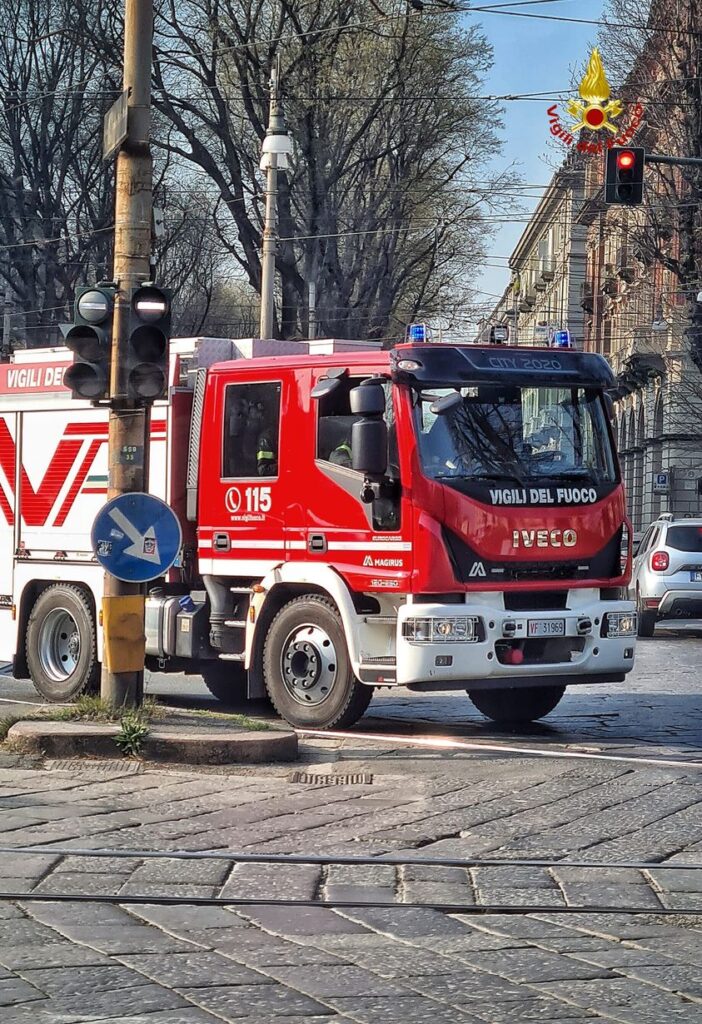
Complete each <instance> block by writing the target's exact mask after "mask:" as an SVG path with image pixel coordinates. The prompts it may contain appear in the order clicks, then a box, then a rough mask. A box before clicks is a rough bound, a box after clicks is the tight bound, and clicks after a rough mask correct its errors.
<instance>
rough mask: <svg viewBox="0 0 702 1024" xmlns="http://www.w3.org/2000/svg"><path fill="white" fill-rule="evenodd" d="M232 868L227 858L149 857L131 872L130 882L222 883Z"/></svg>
mask: <svg viewBox="0 0 702 1024" xmlns="http://www.w3.org/2000/svg"><path fill="white" fill-rule="evenodd" d="M230 870H231V862H230V861H227V860H186V861H183V860H174V859H172V858H171V859H168V858H166V857H164V858H163V859H161V858H158V859H153V860H152V859H149V860H146V861H144V862H143V863H142V864H141V865H140V866H139V867H137V868H136V870H135V871H134V872H133V873H132V874H131V877H130V879H129V881H130V883H131V882H133V883H135V884H136V883H140V882H154V883H157V882H164V883H166V884H169V883H170V884H173V883H177V884H179V885H181V884H184V883H187V884H190V885H221V884H222V883H223V882H224V880H225V878H226V877H227V875H228V874H229V872H230Z"/></svg>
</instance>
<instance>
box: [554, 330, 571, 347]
mask: <svg viewBox="0 0 702 1024" xmlns="http://www.w3.org/2000/svg"><path fill="white" fill-rule="evenodd" d="M551 347H552V348H572V343H571V340H570V331H568V330H565V331H554V332H553V338H552V339H551Z"/></svg>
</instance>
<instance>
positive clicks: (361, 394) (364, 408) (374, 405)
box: [349, 384, 385, 416]
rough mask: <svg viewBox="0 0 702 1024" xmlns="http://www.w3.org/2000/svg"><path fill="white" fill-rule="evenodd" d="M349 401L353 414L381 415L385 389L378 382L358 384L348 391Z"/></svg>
mask: <svg viewBox="0 0 702 1024" xmlns="http://www.w3.org/2000/svg"><path fill="white" fill-rule="evenodd" d="M349 403H350V405H351V412H352V413H353V415H354V416H383V415H384V413H385V391H384V390H383V388H382V387H381V386H380V384H360V385H359V386H358V387H357V388H352V389H351V391H350V392H349Z"/></svg>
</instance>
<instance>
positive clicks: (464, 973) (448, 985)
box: [407, 966, 534, 1008]
mask: <svg viewBox="0 0 702 1024" xmlns="http://www.w3.org/2000/svg"><path fill="white" fill-rule="evenodd" d="M407 984H408V985H409V986H411V987H412V988H414V989H416V991H417V992H421V993H422V995H425V996H429V997H431V998H432V999H439V1000H441V1001H442V1002H445V1003H450V1004H451V1005H452V1006H461V1007H465V1008H468V1007H469V1006H470V1007H472V1004H473V1003H474V1002H476V1001H477V1002H481V1003H485V1002H487V1003H488V1004H489V1005H492V1004H493V1003H500V1002H515V1001H520V1000H523V999H524V998H525V995H524V991H523V990H522V989H521V988H520V987H519V985H517V984H514V983H513V982H511V981H507V980H506V979H504V978H498V977H497V976H496V975H491V974H487V973H485V972H484V971H474V970H471V969H470V968H466V967H463V966H462V967H460V968H459V969H458V970H456V971H455V972H453V973H452V974H439V975H436V976H434V975H423V976H421V977H416V978H410V979H407ZM533 995H534V993H532V997H533Z"/></svg>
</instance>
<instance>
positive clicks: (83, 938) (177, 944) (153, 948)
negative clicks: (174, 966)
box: [70, 925, 192, 954]
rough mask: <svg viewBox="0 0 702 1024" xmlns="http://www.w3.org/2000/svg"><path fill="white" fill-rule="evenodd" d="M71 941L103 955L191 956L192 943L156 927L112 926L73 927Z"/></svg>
mask: <svg viewBox="0 0 702 1024" xmlns="http://www.w3.org/2000/svg"><path fill="white" fill-rule="evenodd" d="M70 938H71V939H73V940H74V941H75V942H80V943H84V944H85V945H86V946H92V947H93V948H94V949H98V950H100V951H101V952H103V953H113V954H121V953H165V952H170V953H187V952H189V951H190V950H191V949H192V944H191V943H188V942H183V941H181V940H180V939H176V938H174V937H173V936H171V935H166V933H165V932H161V931H158V930H157V929H156V928H147V927H144V928H141V927H139V926H138V925H136V926H134V927H123V928H117V927H114V926H113V927H110V928H96V927H94V926H92V925H87V926H81V927H77V928H72V929H71V930H70Z"/></svg>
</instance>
